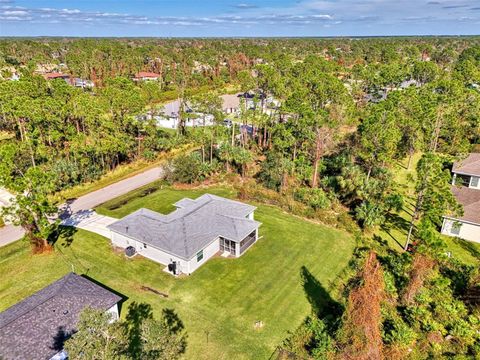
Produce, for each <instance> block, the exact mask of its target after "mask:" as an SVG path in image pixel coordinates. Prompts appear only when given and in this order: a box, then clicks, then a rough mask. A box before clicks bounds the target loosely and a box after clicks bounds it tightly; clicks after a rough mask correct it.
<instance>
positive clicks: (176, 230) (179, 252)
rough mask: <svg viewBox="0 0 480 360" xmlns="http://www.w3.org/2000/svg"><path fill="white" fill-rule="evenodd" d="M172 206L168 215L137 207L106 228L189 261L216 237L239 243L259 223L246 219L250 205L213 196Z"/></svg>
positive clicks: (180, 202) (206, 195) (252, 208)
mask: <svg viewBox="0 0 480 360" xmlns="http://www.w3.org/2000/svg"><path fill="white" fill-rule="evenodd" d="M174 205H175V206H176V207H177V209H176V210H175V211H173V212H171V213H170V214H168V215H163V214H160V213H157V212H154V211H151V210H148V209H140V210H138V211H136V212H134V213H132V214H130V215H128V216H126V217H124V218H123V219H121V220H119V221H117V222H115V223H113V224H112V225H110V226H109V228H110V229H111V230H113V231H115V232H117V233H120V234H122V235H125V236H128V237H130V238H133V239H135V240H137V241H140V242H143V243H145V244H149V245H152V246H153V247H156V248H158V249H160V250H163V251H165V252H167V253H170V254H172V255H175V256H178V257H180V258H183V259H185V260H189V259H191V258H192V257H193V256H194V255H195V254H196V253H197V252H198V251H200V250H201V249H203V248H204V247H205V246H207V245H208V244H209V243H211V242H212V241H213V240H214V239H215V238H217V237H218V236H222V237H224V238H227V239H229V240H233V241H236V242H239V241H241V240H243V239H244V238H245V237H246V236H247V235H248V234H250V233H251V232H252V231H254V230H255V229H257V228H258V226H259V225H260V223H259V222H257V221H254V220H250V219H248V218H247V216H248V215H249V214H251V213H252V212H253V211H254V210H255V207H254V206H251V205H248V204H244V203H241V202H238V201H234V200H229V199H225V198H222V197H220V196H216V195H211V194H205V195H202V196H200V197H199V198H198V199H196V200H192V199H188V198H185V199H182V200H180V201H178V202H177V203H175V204H174Z"/></svg>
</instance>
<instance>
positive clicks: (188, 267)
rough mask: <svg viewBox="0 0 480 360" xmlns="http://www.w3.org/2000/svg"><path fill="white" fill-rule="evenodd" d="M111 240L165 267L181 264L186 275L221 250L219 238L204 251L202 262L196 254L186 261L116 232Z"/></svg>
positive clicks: (116, 244) (181, 269) (114, 243)
mask: <svg viewBox="0 0 480 360" xmlns="http://www.w3.org/2000/svg"><path fill="white" fill-rule="evenodd" d="M110 239H111V240H112V243H113V245H115V246H118V247H121V248H123V249H125V248H126V247H128V246H133V247H134V248H135V250H136V251H137V253H138V254H139V255H142V256H143V257H146V258H148V259H150V260H153V261H155V262H157V263H160V264H163V265H165V266H167V265H168V264H170V263H172V261H177V262H179V263H180V271H181V272H182V273H184V274H191V273H193V272H194V271H195V270H197V269H198V268H199V267H200V266H201V265H203V264H204V263H205V262H207V261H208V259H210V258H211V257H212V256H214V255H215V254H216V253H217V252H218V251H219V250H220V240H219V238H216V239H215V240H214V241H213V242H212V243H211V244H210V245H208V246H207V247H205V248H204V249H203V259H202V260H201V261H199V262H198V261H197V255H196V254H195V255H194V257H193V258H192V259H190V260H189V261H186V260H183V259H181V258H179V257H176V256H174V255H171V254H169V253H167V252H164V251H162V250H159V249H156V248H154V247H152V246H150V245H148V244H146V245H147V247H145V246H144V244H143V243H142V242H140V241H137V240H134V239H131V238H128V237H126V236H124V235H121V234H118V233H116V232H114V231H112V232H111V236H110Z"/></svg>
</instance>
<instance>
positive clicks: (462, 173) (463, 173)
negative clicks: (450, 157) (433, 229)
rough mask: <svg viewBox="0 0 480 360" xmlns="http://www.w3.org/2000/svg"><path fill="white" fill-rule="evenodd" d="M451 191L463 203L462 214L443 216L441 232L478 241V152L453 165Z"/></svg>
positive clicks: (479, 157)
mask: <svg viewBox="0 0 480 360" xmlns="http://www.w3.org/2000/svg"><path fill="white" fill-rule="evenodd" d="M452 172H453V182H452V192H453V194H454V195H455V198H456V199H457V201H458V203H460V204H462V205H463V216H461V217H459V218H456V217H449V216H445V217H444V219H443V225H442V234H445V235H450V236H455V237H459V238H462V239H465V240H470V241H475V242H480V153H472V154H470V155H469V156H468V157H467V158H466V159H465V160H462V161H458V162H456V163H455V164H454V165H453V169H452Z"/></svg>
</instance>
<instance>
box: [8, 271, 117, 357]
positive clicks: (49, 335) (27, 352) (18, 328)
mask: <svg viewBox="0 0 480 360" xmlns="http://www.w3.org/2000/svg"><path fill="white" fill-rule="evenodd" d="M120 300H122V298H121V297H120V296H118V295H116V294H114V293H113V292H111V291H109V290H107V289H105V288H103V287H101V286H100V285H97V284H96V283H94V282H92V281H90V280H88V279H87V278H85V277H82V276H79V275H77V274H75V273H69V274H67V275H66V276H64V277H62V278H61V279H59V280H57V281H55V282H54V283H52V284H50V285H49V286H47V287H45V288H43V289H42V290H40V291H38V292H36V293H35V294H33V295H31V296H29V297H28V298H26V299H24V300H22V301H20V302H19V303H17V304H15V305H13V306H12V307H10V308H8V309H7V310H5V311H3V312H1V313H0V359H3V360H14V359H16V360H18V359H22V360H39V359H47V360H48V359H50V360H59V359H65V358H66V356H67V355H66V354H65V352H64V351H63V343H64V341H65V340H66V339H68V337H69V336H71V335H72V334H73V333H75V331H76V329H75V327H76V325H77V322H78V319H79V316H80V313H81V312H82V311H83V310H84V309H85V308H86V307H91V308H95V309H100V310H104V311H106V312H108V313H110V314H112V320H116V319H118V306H117V304H118V303H119V302H120Z"/></svg>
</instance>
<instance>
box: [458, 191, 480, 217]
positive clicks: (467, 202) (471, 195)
mask: <svg viewBox="0 0 480 360" xmlns="http://www.w3.org/2000/svg"><path fill="white" fill-rule="evenodd" d="M452 192H453V195H454V196H455V198H456V199H457V201H458V202H459V203H460V204H462V205H463V216H461V217H459V218H456V219H458V220H464V221H468V222H471V223H474V224H480V190H478V189H472V188H467V187H458V186H452Z"/></svg>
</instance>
